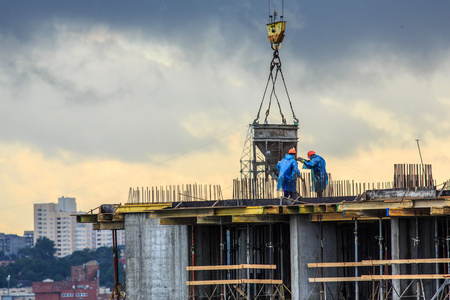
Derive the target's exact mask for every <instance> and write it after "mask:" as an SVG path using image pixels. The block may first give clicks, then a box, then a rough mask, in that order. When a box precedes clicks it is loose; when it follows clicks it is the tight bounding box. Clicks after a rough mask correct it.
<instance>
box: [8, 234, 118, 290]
mask: <svg viewBox="0 0 450 300" xmlns="http://www.w3.org/2000/svg"><path fill="white" fill-rule="evenodd" d="M19 253H21V254H23V255H24V256H25V258H21V259H19V260H17V261H16V262H15V263H10V264H8V265H7V266H1V267H0V287H2V288H7V287H8V282H7V277H8V275H10V283H9V286H10V287H11V288H13V287H19V286H21V285H22V284H23V283H24V282H26V281H31V282H38V281H43V280H44V279H52V280H54V281H62V280H68V279H70V276H71V267H72V266H79V265H82V264H84V263H87V262H88V261H91V260H96V261H97V262H98V263H99V268H100V286H104V287H109V288H113V286H114V264H113V248H112V247H100V248H98V249H97V250H90V249H84V250H81V251H74V252H73V253H72V255H68V256H66V257H62V258H57V257H55V253H56V248H55V243H54V242H53V241H52V240H50V239H48V238H46V237H41V238H39V239H38V240H37V241H36V244H35V246H34V248H24V249H21V250H20V252H19ZM119 278H120V281H121V282H124V268H123V265H122V264H120V263H119Z"/></svg>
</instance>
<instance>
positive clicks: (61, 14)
mask: <svg viewBox="0 0 450 300" xmlns="http://www.w3.org/2000/svg"><path fill="white" fill-rule="evenodd" d="M270 3H271V5H272V6H271V10H273V9H275V8H277V9H278V11H279V13H280V12H281V13H283V12H282V9H280V8H281V7H280V3H281V1H271V2H270ZM284 9H285V12H284V19H285V20H286V21H287V28H286V38H285V41H284V42H283V45H282V48H281V50H280V57H281V59H282V62H283V72H284V75H285V79H286V84H287V88H288V91H289V94H290V98H291V100H292V104H293V109H294V111H295V113H296V116H297V117H298V119H299V144H298V153H299V154H300V156H302V155H303V156H305V155H306V152H307V151H309V150H311V149H312V150H315V151H316V152H317V153H318V154H320V155H322V156H323V157H324V158H325V159H326V161H327V170H328V172H330V173H331V174H332V176H333V179H341V180H344V179H349V180H355V181H358V182H384V181H391V180H392V178H393V173H394V164H396V163H417V164H420V162H421V160H420V157H419V152H418V147H417V146H418V145H417V142H416V139H418V140H419V141H420V142H419V143H420V150H421V154H422V158H423V162H424V163H425V164H432V165H433V174H434V178H435V179H436V180H437V184H442V183H443V182H444V181H446V180H448V179H450V173H448V172H447V170H448V169H449V167H450V152H449V151H448V150H447V149H448V148H449V146H450V140H449V139H448V137H449V134H450V121H448V117H447V112H448V111H449V108H450V87H449V86H448V79H449V76H450V51H449V50H450V40H449V39H448V32H447V31H448V30H447V28H449V25H450V24H449V23H450V19H449V18H448V16H447V15H448V13H447V12H448V11H449V10H450V2H448V1H444V0H438V1H433V3H425V2H423V1H419V0H413V1H399V2H390V1H386V0H383V1H376V2H356V1H346V2H335V1H331V0H326V1H322V2H320V3H318V2H313V1H306V2H295V1H286V2H285V3H284ZM269 13H271V12H270V11H269V9H268V6H267V2H261V1H254V0H252V1H227V2H223V1H218V0H216V1H206V2H205V1H195V0H194V1H181V0H170V1H164V2H153V1H149V2H135V3H129V2H123V1H118V0H113V1H109V2H108V5H105V3H104V2H100V1H89V2H60V1H55V0H52V1H49V0H44V1H40V2H39V3H33V4H30V3H29V2H27V1H22V0H19V1H12V2H11V1H9V2H1V3H0V45H1V46H0V58H1V59H0V95H2V96H1V98H0V118H1V120H2V122H0V172H1V181H0V194H1V195H2V200H1V201H2V204H3V209H2V212H1V214H0V219H1V220H2V221H1V222H0V232H5V233H13V234H23V232H24V231H25V230H31V229H32V227H33V205H34V204H35V203H51V202H54V201H56V199H58V198H59V197H61V196H66V197H74V198H76V199H77V204H78V210H80V211H89V210H90V209H93V208H95V207H98V206H99V205H100V204H112V203H117V204H118V203H125V202H126V201H127V197H128V190H129V188H130V187H147V186H150V187H151V186H161V185H162V186H164V185H169V184H192V183H199V184H220V185H221V186H222V190H223V193H224V195H225V197H230V196H231V189H232V180H233V178H238V177H239V169H240V165H239V159H240V156H241V152H242V148H243V144H244V140H245V136H246V132H247V128H248V124H250V123H251V122H253V120H254V119H255V117H256V114H257V111H258V108H259V105H260V103H261V98H262V95H263V92H264V87H265V84H266V81H267V77H268V75H269V64H270V61H271V59H272V50H271V48H270V45H269V42H268V40H267V32H266V28H265V27H266V23H268V22H269ZM280 101H281V104H282V108H283V111H284V113H285V116H286V118H287V122H288V123H290V124H292V122H293V120H292V116H291V114H290V109H289V107H288V106H287V101H286V100H285V98H283V95H281V94H280ZM265 108H266V107H264V108H263V109H264V110H265ZM269 121H270V122H271V123H280V117H279V114H278V110H277V109H275V108H274V107H272V109H271V113H270V118H269ZM440 187H442V185H440Z"/></svg>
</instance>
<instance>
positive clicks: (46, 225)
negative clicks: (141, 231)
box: [34, 196, 125, 257]
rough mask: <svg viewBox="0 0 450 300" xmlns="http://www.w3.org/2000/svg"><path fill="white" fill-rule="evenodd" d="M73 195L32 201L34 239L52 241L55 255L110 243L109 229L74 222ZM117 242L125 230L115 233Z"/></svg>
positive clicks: (74, 205)
mask: <svg viewBox="0 0 450 300" xmlns="http://www.w3.org/2000/svg"><path fill="white" fill-rule="evenodd" d="M76 213H77V204H76V200H75V198H70V197H64V196H63V197H61V198H58V203H37V204H34V242H35V243H36V241H37V239H39V238H40V237H47V238H49V239H50V240H52V241H54V242H55V248H56V256H57V257H64V256H67V255H70V254H72V253H73V252H74V251H77V250H83V249H86V248H87V249H97V248H99V247H104V246H106V247H111V246H112V234H111V231H109V230H107V231H103V230H99V231H97V230H93V227H92V224H86V223H79V224H78V223H77V222H76V217H75V216H74V215H75V214H76ZM117 243H118V245H124V244H125V232H124V231H123V230H121V231H119V232H118V233H117Z"/></svg>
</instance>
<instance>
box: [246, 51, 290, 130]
mask: <svg viewBox="0 0 450 300" xmlns="http://www.w3.org/2000/svg"><path fill="white" fill-rule="evenodd" d="M275 67H276V71H275V77H274V75H273V70H274V68H275ZM278 72H279V73H280V74H281V78H282V80H283V85H284V89H285V90H286V95H287V98H288V101H289V106H290V108H291V112H292V116H293V118H294V121H295V123H298V119H297V117H296V116H295V113H294V109H293V107H292V102H291V99H290V96H289V92H288V90H287V86H286V81H285V79H284V75H283V71H282V69H281V59H280V57H279V55H278V50H275V51H274V52H273V58H272V61H271V62H270V72H269V77H268V78H267V83H266V87H265V89H264V94H263V97H262V100H261V104H260V106H259V110H258V114H257V116H256V119H255V120H254V121H253V124H256V123H257V122H258V120H259V115H260V113H261V108H262V105H263V103H264V99H265V97H266V94H267V88H268V86H269V82H270V81H271V82H272V91H271V93H270V97H269V105H268V107H267V110H266V113H265V119H264V123H267V118H268V116H269V113H270V107H271V105H272V97H275V99H276V101H277V104H278V109H279V110H280V115H281V120H282V122H283V124H286V118H285V117H284V114H283V111H282V109H281V104H280V101H279V99H278V96H277V94H276V91H275V84H276V81H277V78H278Z"/></svg>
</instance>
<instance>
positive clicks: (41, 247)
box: [31, 236, 56, 261]
mask: <svg viewBox="0 0 450 300" xmlns="http://www.w3.org/2000/svg"><path fill="white" fill-rule="evenodd" d="M55 253H56V248H55V242H54V241H52V240H50V239H49V238H47V237H45V236H43V237H40V238H38V239H37V240H36V244H35V245H34V248H32V250H31V257H32V258H35V259H42V260H46V261H48V260H53V259H55Z"/></svg>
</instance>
